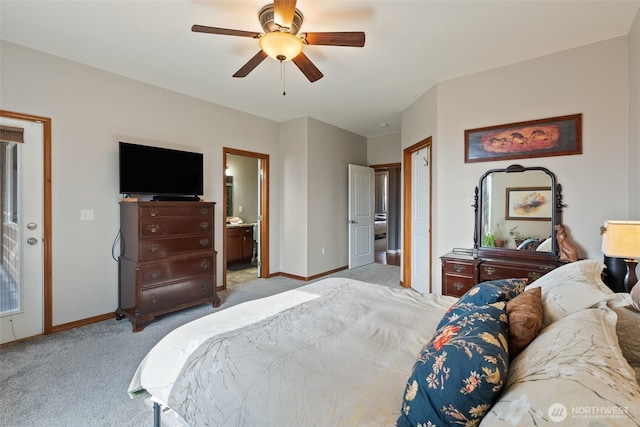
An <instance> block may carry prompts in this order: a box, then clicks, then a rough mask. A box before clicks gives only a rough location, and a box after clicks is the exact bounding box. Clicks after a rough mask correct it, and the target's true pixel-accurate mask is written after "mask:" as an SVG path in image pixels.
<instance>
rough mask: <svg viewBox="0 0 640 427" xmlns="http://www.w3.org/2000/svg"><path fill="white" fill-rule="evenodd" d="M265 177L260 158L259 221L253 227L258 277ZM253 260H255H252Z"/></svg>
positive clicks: (260, 262) (260, 263)
mask: <svg viewBox="0 0 640 427" xmlns="http://www.w3.org/2000/svg"><path fill="white" fill-rule="evenodd" d="M263 179H264V169H263V168H262V159H258V221H257V223H256V226H255V227H253V248H254V256H255V261H256V265H257V266H258V277H260V270H261V267H262V261H261V258H260V256H261V253H260V233H261V232H262V215H263V213H262V180H263ZM251 261H252V262H253V260H251Z"/></svg>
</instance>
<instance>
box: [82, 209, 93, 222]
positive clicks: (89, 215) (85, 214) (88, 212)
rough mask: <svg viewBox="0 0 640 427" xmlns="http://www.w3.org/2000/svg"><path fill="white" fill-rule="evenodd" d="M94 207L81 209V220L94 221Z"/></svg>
mask: <svg viewBox="0 0 640 427" xmlns="http://www.w3.org/2000/svg"><path fill="white" fill-rule="evenodd" d="M93 219H94V218H93V209H81V210H80V221H93Z"/></svg>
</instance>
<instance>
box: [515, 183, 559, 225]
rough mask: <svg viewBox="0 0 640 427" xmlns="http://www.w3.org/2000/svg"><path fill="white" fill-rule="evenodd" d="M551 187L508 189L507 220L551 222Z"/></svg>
mask: <svg viewBox="0 0 640 427" xmlns="http://www.w3.org/2000/svg"><path fill="white" fill-rule="evenodd" d="M552 208H553V200H552V194H551V187H507V194H506V209H505V211H506V212H505V215H504V217H505V219H518V220H530V221H549V220H550V219H551V214H552Z"/></svg>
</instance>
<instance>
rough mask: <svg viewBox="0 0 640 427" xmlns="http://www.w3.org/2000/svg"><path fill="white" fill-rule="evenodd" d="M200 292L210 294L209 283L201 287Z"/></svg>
mask: <svg viewBox="0 0 640 427" xmlns="http://www.w3.org/2000/svg"><path fill="white" fill-rule="evenodd" d="M200 290H201V291H202V293H205V292H208V291H209V284H208V283H203V284H202V285H200Z"/></svg>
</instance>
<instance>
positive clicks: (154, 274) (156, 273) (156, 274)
mask: <svg viewBox="0 0 640 427" xmlns="http://www.w3.org/2000/svg"><path fill="white" fill-rule="evenodd" d="M149 276H151V278H152V279H157V278H158V277H160V270H152V271H151V273H149Z"/></svg>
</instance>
